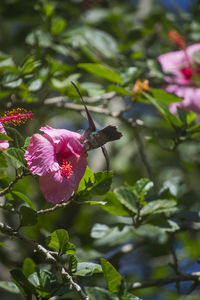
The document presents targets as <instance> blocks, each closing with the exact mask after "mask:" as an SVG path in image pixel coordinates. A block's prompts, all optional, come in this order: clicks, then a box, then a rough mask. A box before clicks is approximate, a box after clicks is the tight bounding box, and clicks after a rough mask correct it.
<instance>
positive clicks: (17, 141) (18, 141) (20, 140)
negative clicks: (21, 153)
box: [5, 126, 24, 148]
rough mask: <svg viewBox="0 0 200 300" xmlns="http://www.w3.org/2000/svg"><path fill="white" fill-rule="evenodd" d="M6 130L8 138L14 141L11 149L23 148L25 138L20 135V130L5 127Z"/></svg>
mask: <svg viewBox="0 0 200 300" xmlns="http://www.w3.org/2000/svg"><path fill="white" fill-rule="evenodd" d="M5 130H6V132H7V134H8V136H9V137H11V138H12V139H13V141H11V143H10V146H11V147H17V148H20V147H23V145H24V137H23V136H22V135H21V134H20V133H19V131H18V130H16V129H15V128H12V127H8V126H5Z"/></svg>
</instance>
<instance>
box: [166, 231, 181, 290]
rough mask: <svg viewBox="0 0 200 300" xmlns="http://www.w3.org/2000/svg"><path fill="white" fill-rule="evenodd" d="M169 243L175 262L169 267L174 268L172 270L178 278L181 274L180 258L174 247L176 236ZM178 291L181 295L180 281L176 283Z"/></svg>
mask: <svg viewBox="0 0 200 300" xmlns="http://www.w3.org/2000/svg"><path fill="white" fill-rule="evenodd" d="M169 242H170V251H171V255H172V260H173V262H172V263H171V264H169V265H170V266H171V267H172V269H173V270H174V272H175V274H176V275H177V276H178V275H180V274H181V273H180V271H179V266H178V258H177V255H176V251H175V249H174V245H173V242H174V235H173V234H172V236H171V237H170V239H169ZM176 289H177V292H178V293H179V294H180V292H181V290H180V283H179V281H177V282H176Z"/></svg>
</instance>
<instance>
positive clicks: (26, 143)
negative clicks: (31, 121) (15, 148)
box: [23, 136, 31, 149]
mask: <svg viewBox="0 0 200 300" xmlns="http://www.w3.org/2000/svg"><path fill="white" fill-rule="evenodd" d="M30 140H31V136H28V137H27V138H26V139H25V142H24V146H23V148H24V149H26V148H27V147H28V145H29V143H30Z"/></svg>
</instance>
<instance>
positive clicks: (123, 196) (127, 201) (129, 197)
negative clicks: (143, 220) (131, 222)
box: [114, 187, 137, 213]
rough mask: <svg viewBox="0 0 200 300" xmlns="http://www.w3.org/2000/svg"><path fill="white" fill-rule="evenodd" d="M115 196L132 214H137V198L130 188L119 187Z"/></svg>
mask: <svg viewBox="0 0 200 300" xmlns="http://www.w3.org/2000/svg"><path fill="white" fill-rule="evenodd" d="M114 192H115V194H116V196H117V198H118V199H119V201H120V202H121V203H122V204H123V205H124V206H125V207H126V208H128V210H129V211H131V212H132V213H137V205H136V203H137V198H136V196H135V195H134V193H133V192H132V191H131V190H130V189H129V188H128V187H119V188H117V189H115V191H114Z"/></svg>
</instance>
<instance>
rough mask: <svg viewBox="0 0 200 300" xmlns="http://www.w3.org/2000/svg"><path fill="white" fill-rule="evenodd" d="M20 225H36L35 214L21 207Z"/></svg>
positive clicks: (29, 209)
mask: <svg viewBox="0 0 200 300" xmlns="http://www.w3.org/2000/svg"><path fill="white" fill-rule="evenodd" d="M19 212H20V215H19V217H20V225H21V226H33V225H35V224H37V213H36V211H34V210H33V209H31V208H30V207H27V206H21V208H20V211H19Z"/></svg>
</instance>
